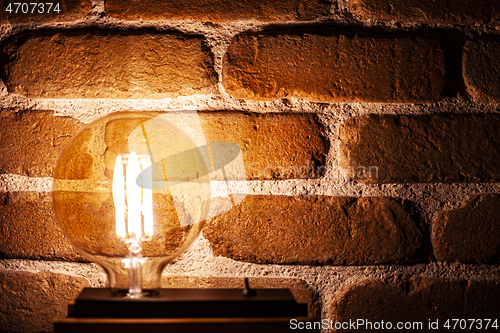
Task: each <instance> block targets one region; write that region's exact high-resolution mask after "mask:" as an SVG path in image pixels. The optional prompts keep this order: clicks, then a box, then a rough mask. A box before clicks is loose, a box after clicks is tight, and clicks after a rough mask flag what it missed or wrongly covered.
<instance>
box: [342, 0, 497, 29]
mask: <svg viewBox="0 0 500 333" xmlns="http://www.w3.org/2000/svg"><path fill="white" fill-rule="evenodd" d="M350 6H351V10H352V13H353V14H354V15H355V16H357V17H358V18H360V19H362V20H375V21H383V22H390V21H399V22H411V23H413V22H418V23H429V24H433V23H449V24H463V25H469V24H475V23H480V24H492V25H495V24H498V23H499V22H500V4H499V3H498V1H496V0H482V1H474V0H440V1H434V0H352V1H351V2H350Z"/></svg>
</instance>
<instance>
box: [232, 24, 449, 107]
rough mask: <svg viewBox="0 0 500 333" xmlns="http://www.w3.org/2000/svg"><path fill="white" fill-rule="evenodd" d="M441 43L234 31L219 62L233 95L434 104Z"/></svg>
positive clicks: (441, 80)
mask: <svg viewBox="0 0 500 333" xmlns="http://www.w3.org/2000/svg"><path fill="white" fill-rule="evenodd" d="M445 79H446V78H445V59H444V53H443V50H442V49H441V44H440V43H439V42H438V41H436V40H433V39H427V38H375V37H366V36H355V37H351V36H344V35H328V36H326V35H325V36H323V35H311V34H298V35H295V34H294V35H258V36H253V35H238V36H236V37H235V38H234V39H233V41H232V43H231V45H230V47H229V49H228V51H227V53H226V55H225V56H224V63H223V85H224V88H225V89H226V91H227V92H228V93H229V94H231V95H233V96H234V97H237V98H245V99H256V100H273V99H277V98H287V97H300V98H304V99H307V100H311V101H319V102H341V101H363V102H408V103H409V102H432V101H437V100H439V99H440V98H441V94H442V90H443V87H444V85H445Z"/></svg>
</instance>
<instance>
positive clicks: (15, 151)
mask: <svg viewBox="0 0 500 333" xmlns="http://www.w3.org/2000/svg"><path fill="white" fill-rule="evenodd" d="M0 122H1V124H2V126H0V137H1V138H2V139H1V140H0V153H1V156H2V158H0V173H15V174H19V175H25V176H30V177H52V175H53V173H54V167H55V165H56V163H57V159H58V158H59V155H60V154H61V152H62V151H63V149H64V147H65V145H66V143H67V142H68V141H69V139H70V138H71V136H73V135H74V134H75V132H76V131H77V130H78V129H79V128H80V127H81V123H80V122H79V121H77V120H75V119H72V118H67V117H55V116H54V115H53V112H50V111H19V112H16V111H12V110H1V111H0Z"/></svg>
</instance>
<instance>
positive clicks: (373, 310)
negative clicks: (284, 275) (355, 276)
mask: <svg viewBox="0 0 500 333" xmlns="http://www.w3.org/2000/svg"><path fill="white" fill-rule="evenodd" d="M499 297H500V284H498V282H492V281H474V280H446V279H425V278H411V279H410V280H396V281H392V282H383V281H369V282H364V283H360V284H357V285H352V286H350V287H347V288H346V289H344V290H343V291H341V293H340V294H339V295H338V296H337V297H336V298H335V299H334V300H333V302H332V308H331V319H332V320H334V321H340V322H343V321H347V322H349V319H350V320H352V321H356V320H358V319H364V320H365V321H370V322H372V323H374V322H378V323H381V322H382V321H384V323H386V325H387V323H388V322H390V323H391V324H392V325H393V326H392V330H395V331H400V332H401V331H406V330H405V329H399V330H398V329H397V326H396V325H397V323H398V322H401V323H403V324H404V323H410V324H412V323H415V322H416V323H419V322H420V323H422V326H421V328H418V327H417V326H414V327H413V329H411V330H408V331H412V332H449V331H453V330H452V329H451V330H448V329H446V328H445V327H444V324H445V322H446V319H453V318H455V319H465V320H467V319H468V318H470V319H477V318H481V319H484V318H489V319H492V321H491V323H490V327H489V329H490V330H489V331H491V329H492V327H491V324H492V323H493V320H495V319H497V318H498V316H499V314H500V312H499V309H500V298H499ZM436 319H438V320H439V322H438V324H439V329H429V326H428V325H429V320H430V321H431V322H434V321H435V320H436ZM485 323H486V322H484V324H483V327H482V328H483V329H485ZM450 324H451V327H452V328H453V324H454V323H453V322H450ZM470 324H471V323H470V322H468V325H467V328H469V325H470ZM372 327H373V326H372ZM386 327H387V326H386ZM457 327H459V326H457ZM367 328H369V326H363V327H359V328H358V330H342V332H346V331H349V332H351V331H363V332H381V331H386V330H383V329H380V328H379V329H376V326H375V327H373V328H372V329H367ZM455 331H456V330H455Z"/></svg>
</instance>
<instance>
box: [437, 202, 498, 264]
mask: <svg viewBox="0 0 500 333" xmlns="http://www.w3.org/2000/svg"><path fill="white" fill-rule="evenodd" d="M432 243H433V247H434V255H435V256H436V259H437V260H454V261H460V262H465V263H478V262H479V263H498V260H499V258H498V253H499V251H500V195H499V194H482V195H477V196H474V197H472V198H471V199H469V200H467V201H466V202H464V203H463V204H462V206H461V207H460V208H458V209H453V210H448V211H442V212H440V213H439V215H438V216H437V218H436V219H435V220H434V223H433V237H432Z"/></svg>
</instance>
